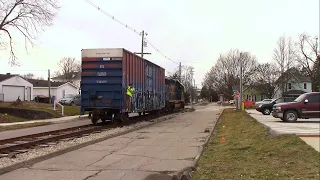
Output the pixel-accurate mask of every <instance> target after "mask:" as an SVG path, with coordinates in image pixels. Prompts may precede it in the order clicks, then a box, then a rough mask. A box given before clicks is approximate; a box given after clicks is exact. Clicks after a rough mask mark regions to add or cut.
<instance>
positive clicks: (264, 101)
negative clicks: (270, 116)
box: [256, 99, 273, 107]
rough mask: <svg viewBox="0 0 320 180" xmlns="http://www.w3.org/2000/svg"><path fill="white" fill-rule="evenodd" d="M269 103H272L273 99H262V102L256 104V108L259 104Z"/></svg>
mask: <svg viewBox="0 0 320 180" xmlns="http://www.w3.org/2000/svg"><path fill="white" fill-rule="evenodd" d="M271 101H273V99H264V100H262V101H258V102H256V107H258V106H259V105H260V104H265V103H270V102H271Z"/></svg>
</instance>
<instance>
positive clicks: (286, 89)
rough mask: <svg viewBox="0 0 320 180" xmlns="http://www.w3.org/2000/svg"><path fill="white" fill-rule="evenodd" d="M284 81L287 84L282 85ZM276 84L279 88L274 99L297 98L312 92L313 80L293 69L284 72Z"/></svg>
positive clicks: (276, 89)
mask: <svg viewBox="0 0 320 180" xmlns="http://www.w3.org/2000/svg"><path fill="white" fill-rule="evenodd" d="M282 79H283V82H285V83H283V85H282V83H281V82H282ZM276 83H277V86H276V88H275V93H274V97H273V98H279V97H297V96H299V95H301V94H303V93H308V92H312V83H311V78H309V77H307V76H304V75H302V74H301V73H300V72H299V71H298V70H297V69H296V68H291V69H289V70H287V71H286V72H284V73H283V74H282V75H281V76H280V77H279V78H278V79H277V81H276ZM282 87H283V90H282ZM282 92H283V93H282Z"/></svg>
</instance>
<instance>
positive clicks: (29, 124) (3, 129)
mask: <svg viewBox="0 0 320 180" xmlns="http://www.w3.org/2000/svg"><path fill="white" fill-rule="evenodd" d="M49 124H51V123H50V122H35V123H28V124H17V125H10V126H0V132H1V131H10V130H16V129H23V128H30V127H37V126H45V125H49Z"/></svg>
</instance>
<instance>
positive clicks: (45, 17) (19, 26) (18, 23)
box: [0, 0, 59, 65]
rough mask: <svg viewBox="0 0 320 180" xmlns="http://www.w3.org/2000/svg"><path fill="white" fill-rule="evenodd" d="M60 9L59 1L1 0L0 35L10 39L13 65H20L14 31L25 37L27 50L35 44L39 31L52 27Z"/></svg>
mask: <svg viewBox="0 0 320 180" xmlns="http://www.w3.org/2000/svg"><path fill="white" fill-rule="evenodd" d="M58 9H59V7H58V2H57V0H11V1H10V0H0V34H1V33H3V34H4V35H6V37H8V39H9V42H8V43H7V44H8V45H9V48H10V58H9V63H10V64H11V65H19V62H18V59H17V56H16V55H15V51H14V46H13V38H14V37H13V36H14V35H13V30H16V31H18V32H19V33H21V34H22V35H23V36H24V38H25V48H26V50H27V44H28V43H30V44H31V45H33V44H34V42H35V40H36V37H37V34H38V33H39V31H40V30H44V28H45V27H49V26H51V25H52V21H53V19H54V17H55V15H56V11H57V10H58ZM3 41H5V40H4V39H3V37H2V38H1V39H0V42H1V43H0V44H2V45H3V43H5V42H3Z"/></svg>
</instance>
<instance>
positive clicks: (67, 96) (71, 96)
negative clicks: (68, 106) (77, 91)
mask: <svg viewBox="0 0 320 180" xmlns="http://www.w3.org/2000/svg"><path fill="white" fill-rule="evenodd" d="M74 96H75V95H73V94H66V95H65V96H64V97H65V98H73V97H74Z"/></svg>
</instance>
